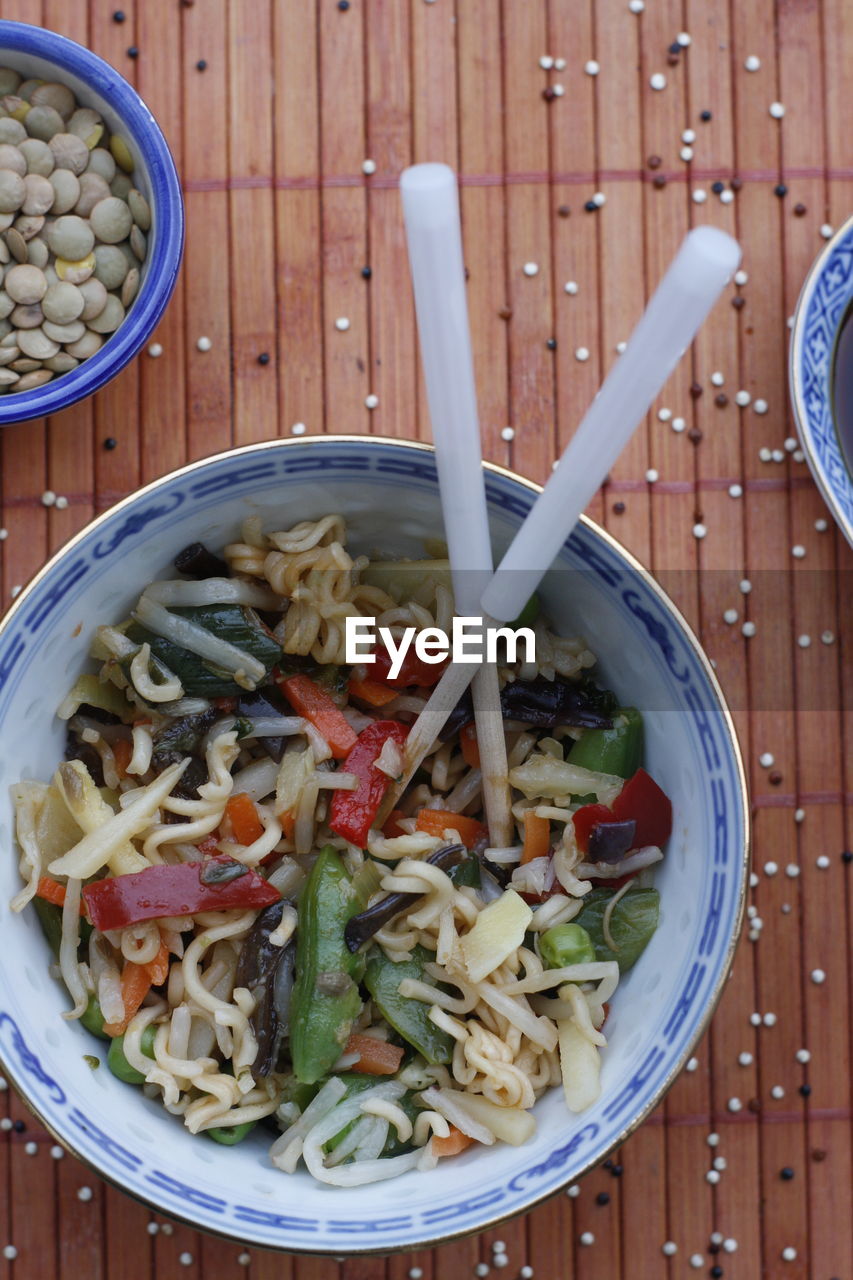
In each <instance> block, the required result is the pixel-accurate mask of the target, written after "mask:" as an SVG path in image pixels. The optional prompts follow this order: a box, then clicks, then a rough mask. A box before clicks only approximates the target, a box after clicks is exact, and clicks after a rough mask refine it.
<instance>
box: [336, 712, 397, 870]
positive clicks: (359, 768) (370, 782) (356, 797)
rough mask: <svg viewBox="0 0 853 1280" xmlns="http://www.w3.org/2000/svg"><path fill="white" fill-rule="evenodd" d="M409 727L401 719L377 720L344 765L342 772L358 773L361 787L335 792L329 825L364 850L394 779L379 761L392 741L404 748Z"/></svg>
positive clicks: (358, 742) (359, 739)
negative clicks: (379, 767)
mask: <svg viewBox="0 0 853 1280" xmlns="http://www.w3.org/2000/svg"><path fill="white" fill-rule="evenodd" d="M408 732H409V731H408V728H407V727H406V725H404V724H400V723H399V721H397V720H374V722H373V724H369V725H368V726H367V728H366V729H362V731H361V733H360V734H359V735H358V741H357V742H356V744H355V746H354V747H353V749H352V751H351V752H350V753H349V755H348V756H347V758H346V760H344V762H343V764H342V765H341V772H342V773H354V774H355V776H356V777H357V778H358V781H359V785H358V789H357V790H356V791H334V792H333V793H332V803H331V805H330V816H329V826H330V827H331V829H332V831H334V832H335V834H336V835H339V836H343V838H344V839H345V840H349V842H350V844H357V845H360V846H361V847H362V848H364V846H365V844H366V843H367V833H368V832H369V831H370V828H371V825H372V823H373V819H374V818H375V817H376V815H377V813H378V812H379V806H380V805H381V804H382V800H383V798H384V796H385V792H386V791H387V790H388V784H389V783H390V781H391V779H390V778H389V777H388V775H387V774H386V773H383V772H382V770H381V769H377V768H376V761H377V759H378V757H379V755H380V752H381V751H382V748H383V747H384V745H385V743H386V742H387V741H388V739H389V738H391V739H393V741H394V742H396V743H397V745H398V746H400V747H402V746H403V744H404V743H405V741H406V737H407V735H408Z"/></svg>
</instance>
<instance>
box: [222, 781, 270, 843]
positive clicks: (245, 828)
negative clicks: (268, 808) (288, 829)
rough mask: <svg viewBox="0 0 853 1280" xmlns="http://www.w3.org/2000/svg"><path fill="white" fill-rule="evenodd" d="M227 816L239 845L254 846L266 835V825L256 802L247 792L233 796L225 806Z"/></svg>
mask: <svg viewBox="0 0 853 1280" xmlns="http://www.w3.org/2000/svg"><path fill="white" fill-rule="evenodd" d="M225 816H226V818H228V820H229V822H230V823H231V830H232V831H233V832H234V839H235V840H236V841H237V843H238V844H244V845H250V844H254V843H255V841H256V840H260V838H261V836H262V835H263V834H264V824H263V823H262V822H261V820H260V818H259V817H258V811H257V809H256V808H255V802H254V800H253V799H252V797H251V796H248V795H246V792H245V791H239V792H238V793H237V795H236V796H231V798H230V799H229V801H228V803H227V804H226V806H225Z"/></svg>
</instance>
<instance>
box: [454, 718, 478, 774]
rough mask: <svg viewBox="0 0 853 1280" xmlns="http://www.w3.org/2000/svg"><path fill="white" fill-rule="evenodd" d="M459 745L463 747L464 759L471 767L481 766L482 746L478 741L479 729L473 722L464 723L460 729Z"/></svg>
mask: <svg viewBox="0 0 853 1280" xmlns="http://www.w3.org/2000/svg"><path fill="white" fill-rule="evenodd" d="M459 745H460V747H461V748H462V759H463V760H464V761H465V763H466V764H467V765H468V767H469V769H479V767H480V746H479V743H478V742H477V729H476V726H475V725H473V724H463V726H462V728H461V729H460V730H459Z"/></svg>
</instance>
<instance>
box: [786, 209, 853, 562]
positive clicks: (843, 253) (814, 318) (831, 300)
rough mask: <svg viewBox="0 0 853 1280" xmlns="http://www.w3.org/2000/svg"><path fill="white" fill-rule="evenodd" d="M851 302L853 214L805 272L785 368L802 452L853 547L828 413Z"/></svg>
mask: <svg viewBox="0 0 853 1280" xmlns="http://www.w3.org/2000/svg"><path fill="white" fill-rule="evenodd" d="M851 303H853V217H851V218H848V220H847V221H846V222H845V223H844V225H843V226H842V227H840V228H839V229H838V231H836V233H835V235H834V236H833V237H832V239H831V240H830V241H829V242H828V243H827V244H826V246H825V248H824V249H823V251H822V252H821V253H820V254H819V256H818V257H817V258H816V259H815V261H814V263H813V264H812V267H811V270H810V271H809V274H808V275H807V276H806V279H805V283H804V284H803V287H802V290H801V292H800V297H799V300H798V302H797V308H796V311H795V312H794V327H793V330H792V332H791V352H790V360H789V367H788V374H789V382H790V390H791V403H792V404H793V406H794V417H795V420H796V424H797V431H798V434H799V437H800V443H801V444H802V447H803V452H804V453H805V455H806V459H807V461H808V464H809V468H810V469H811V473H812V475H813V476H814V479H815V481H816V483H817V486H818V488H819V489H820V491H821V493H822V494H823V496H824V499H825V500H826V503H827V505H828V506H829V508H830V510H831V511H832V514H833V516H834V517H835V519H836V522H837V523H838V527H839V528H840V529H841V532H842V533H843V534H844V536H845V538H846V539H847V541H848V542H849V543H850V545H851V546H853V474H851V472H850V469H849V467H848V466H847V463H846V461H845V459H844V456H843V454H842V451H841V446H840V443H839V439H838V433H837V431H836V429H835V422H834V420H833V414H832V358H833V353H834V351H835V340H836V338H837V336H838V330H839V328H840V325H841V322H842V320H843V319H844V315H845V313H846V311H847V310H848V308H849V307H850V305H851Z"/></svg>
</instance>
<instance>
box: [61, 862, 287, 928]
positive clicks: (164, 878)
mask: <svg viewBox="0 0 853 1280" xmlns="http://www.w3.org/2000/svg"><path fill="white" fill-rule="evenodd" d="M230 864H233V865H234V866H240V865H241V864H240V863H235V862H234V859H233V858H229V857H227V856H224V855H220V856H219V857H217V858H206V859H205V860H204V861H203V862H183V863H179V864H178V865H177V866H169V865H167V864H165V863H164V864H163V865H158V866H156V867H146V869H145V870H144V871H137V872H134V873H133V874H131V875H126V876H111V877H109V878H108V879H106V880H95V881H94V882H93V883H92V884H87V885H84V886H83V901H84V902H85V904H86V913H87V915H88V917H89V919H90V920H91V921H92V924H93V925H94V926H95V928H96V929H100V930H101V931H102V932H103V931H105V930H107V929H124V928H125V927H126V926H127V925H130V924H139V923H140V922H141V921H143V920H157V919H159V918H160V917H161V916H188V915H194V914H195V913H196V912H197V911H226V910H229V909H231V908H236V907H268V906H270V904H271V903H273V902H278V900H279V898H280V897H281V894H280V893H279V891H278V889H276V888H274V886H273V885H271V884H269V883H268V882H267V881H266V880H265V879H264V878H263V876H259V875H258V873H257V871H252V870H251V869H246V870H245V871H242V872H241V873H240V874H238V875H236V876H235V877H234V878H233V879H230V880H223V881H220V882H219V883H213V884H205V882H204V881H203V880H202V879H201V876H202V873H204V874H205V875H210V874H211V871H213V874H216V868H217V867H222V868H227V867H228V866H229V865H230Z"/></svg>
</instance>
